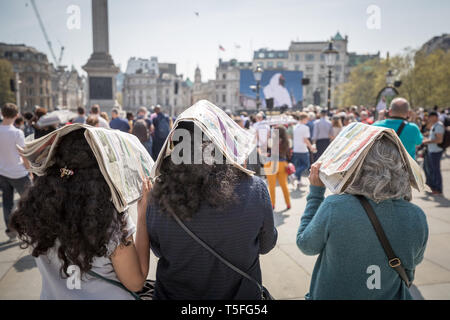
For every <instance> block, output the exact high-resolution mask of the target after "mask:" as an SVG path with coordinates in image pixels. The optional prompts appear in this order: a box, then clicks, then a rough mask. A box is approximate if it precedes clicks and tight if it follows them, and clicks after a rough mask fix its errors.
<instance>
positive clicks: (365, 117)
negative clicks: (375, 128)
mask: <svg viewBox="0 0 450 320" xmlns="http://www.w3.org/2000/svg"><path fill="white" fill-rule="evenodd" d="M359 121H360V122H362V123H364V124H369V125H370V124H372V123H373V120H372V119H371V118H370V117H369V113H368V112H367V111H366V110H363V111H361V113H360V117H359Z"/></svg>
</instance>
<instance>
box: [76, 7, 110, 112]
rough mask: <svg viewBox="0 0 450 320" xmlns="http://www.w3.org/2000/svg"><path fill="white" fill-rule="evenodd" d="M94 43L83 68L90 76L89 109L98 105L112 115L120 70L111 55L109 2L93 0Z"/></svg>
mask: <svg viewBox="0 0 450 320" xmlns="http://www.w3.org/2000/svg"><path fill="white" fill-rule="evenodd" d="M92 43H93V49H94V52H93V53H92V54H91V57H90V58H89V60H88V62H87V63H86V64H85V65H84V66H83V70H85V71H86V72H87V74H88V99H87V104H88V105H87V107H88V108H89V107H90V106H92V105H93V104H98V105H99V106H100V108H101V111H105V112H107V113H108V114H111V109H112V108H113V107H114V106H115V100H116V75H117V73H118V72H119V68H118V67H116V65H115V64H114V61H113V59H112V57H111V55H110V54H109V32H108V0H92Z"/></svg>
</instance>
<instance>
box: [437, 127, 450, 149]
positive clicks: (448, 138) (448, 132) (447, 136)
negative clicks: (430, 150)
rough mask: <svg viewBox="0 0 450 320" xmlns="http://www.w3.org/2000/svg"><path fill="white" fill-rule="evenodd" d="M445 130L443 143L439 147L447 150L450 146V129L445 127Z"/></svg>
mask: <svg viewBox="0 0 450 320" xmlns="http://www.w3.org/2000/svg"><path fill="white" fill-rule="evenodd" d="M444 130H445V131H444V136H443V139H442V142H441V143H439V144H438V147H439V148H442V149H444V150H445V149H447V148H448V147H449V146H450V127H444Z"/></svg>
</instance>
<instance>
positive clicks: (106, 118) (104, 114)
mask: <svg viewBox="0 0 450 320" xmlns="http://www.w3.org/2000/svg"><path fill="white" fill-rule="evenodd" d="M100 117H102V118H103V119H105V120H106V122H107V123H109V117H108V114H107V113H106V112H104V111H102V112H100Z"/></svg>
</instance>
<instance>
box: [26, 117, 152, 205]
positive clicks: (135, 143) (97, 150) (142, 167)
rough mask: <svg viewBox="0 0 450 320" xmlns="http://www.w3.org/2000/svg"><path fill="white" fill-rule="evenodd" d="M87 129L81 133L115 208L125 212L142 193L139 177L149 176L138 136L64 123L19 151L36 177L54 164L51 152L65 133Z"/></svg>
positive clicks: (149, 163) (148, 159)
mask: <svg viewBox="0 0 450 320" xmlns="http://www.w3.org/2000/svg"><path fill="white" fill-rule="evenodd" d="M80 129H86V131H85V132H84V136H85V137H86V141H87V143H88V144H89V146H90V147H91V149H92V152H93V153H94V156H95V158H96V159H97V162H98V165H99V168H100V171H101V172H102V174H103V177H104V178H105V180H106V182H107V183H108V185H109V187H110V189H111V194H112V202H113V204H114V206H115V207H116V209H117V211H119V212H123V211H125V210H126V209H127V208H128V206H129V205H130V204H132V203H133V202H135V201H136V200H138V199H139V198H140V197H141V196H142V180H143V178H144V177H150V173H151V170H152V167H153V164H154V162H153V160H152V158H151V157H150V155H149V154H148V152H147V150H145V148H144V146H143V145H142V144H141V143H140V141H139V140H138V138H137V137H135V136H134V135H132V134H129V133H125V132H122V131H120V130H112V129H105V128H98V127H92V126H89V125H85V124H71V125H67V126H64V127H62V128H60V129H58V130H56V131H53V132H51V133H49V134H48V135H46V136H44V137H42V138H39V139H36V140H33V141H31V142H27V143H25V148H23V150H20V153H21V154H22V155H23V156H24V157H26V158H27V159H28V160H29V161H30V165H31V172H33V173H35V174H36V175H38V176H42V175H44V174H45V170H46V169H47V168H48V167H49V166H51V165H52V164H53V163H54V153H55V150H56V146H57V145H58V142H59V141H60V139H61V138H62V137H63V136H65V135H66V134H68V133H70V132H72V131H75V130H80Z"/></svg>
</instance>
